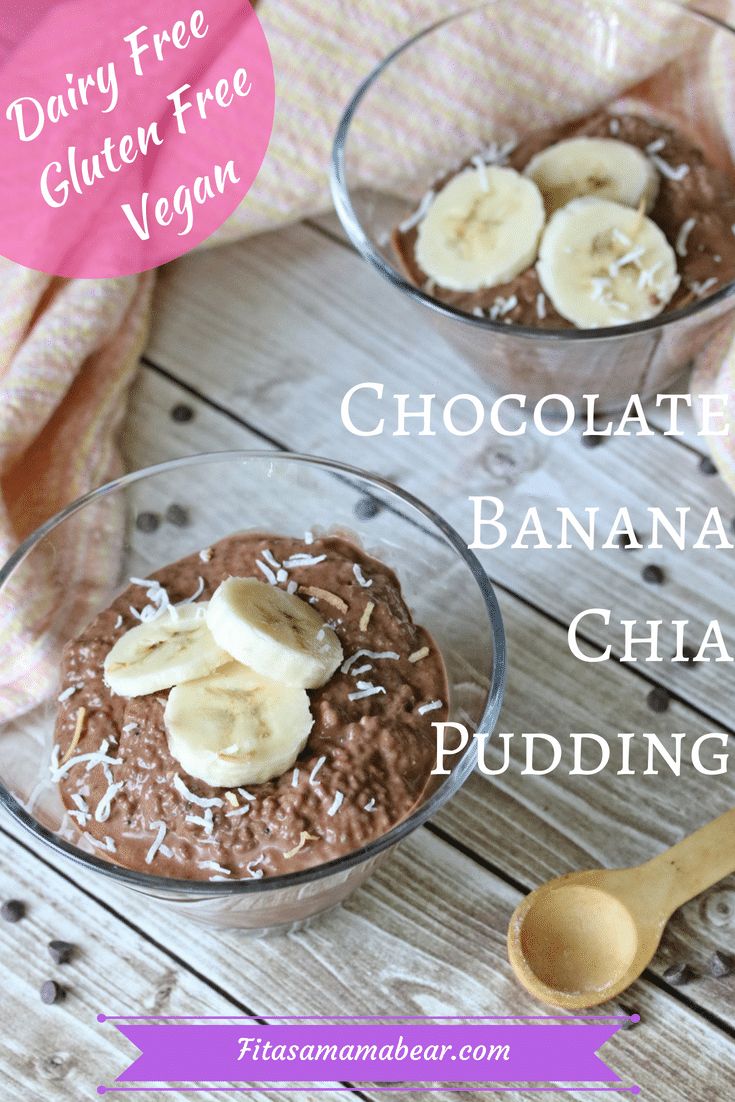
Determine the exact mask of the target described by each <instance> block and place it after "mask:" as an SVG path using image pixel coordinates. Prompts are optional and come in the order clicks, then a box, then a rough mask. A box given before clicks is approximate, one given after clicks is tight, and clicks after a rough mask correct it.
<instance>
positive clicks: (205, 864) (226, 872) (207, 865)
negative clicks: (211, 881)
mask: <svg viewBox="0 0 735 1102" xmlns="http://www.w3.org/2000/svg"><path fill="white" fill-rule="evenodd" d="M199 868H200V869H211V870H212V872H218V873H219V874H220V875H221V876H231V875H232V870H231V869H226V868H224V866H223V865H220V864H219V863H218V862H217V861H200V862H199Z"/></svg>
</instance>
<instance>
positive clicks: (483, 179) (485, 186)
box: [470, 153, 490, 191]
mask: <svg viewBox="0 0 735 1102" xmlns="http://www.w3.org/2000/svg"><path fill="white" fill-rule="evenodd" d="M470 164H471V165H473V167H474V168H476V169H477V173H478V176H479V177H480V187H481V188H482V190H483V191H489V190H490V184H489V182H488V178H487V165H486V164H485V161H483V159H482V157H481V156H480V155H479V153H478V154H477V155H476V156H475V157H471V158H470Z"/></svg>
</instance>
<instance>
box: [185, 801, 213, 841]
mask: <svg viewBox="0 0 735 1102" xmlns="http://www.w3.org/2000/svg"><path fill="white" fill-rule="evenodd" d="M185 821H186V822H187V823H192V824H193V825H194V826H200V827H202V829H203V830H204V833H205V834H207V835H211V833H212V828H213V826H214V824H213V822H212V809H211V807H208V808H207V809H206V810H205V812H204V815H187V816H186V819H185Z"/></svg>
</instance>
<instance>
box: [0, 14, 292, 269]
mask: <svg viewBox="0 0 735 1102" xmlns="http://www.w3.org/2000/svg"><path fill="white" fill-rule="evenodd" d="M7 7H8V8H9V11H8V12H6V13H5V15H4V16H3V29H2V38H1V39H0V254H1V255H3V256H6V257H8V258H9V259H11V260H15V261H17V262H19V263H20V264H23V265H25V266H27V267H29V268H36V269H39V270H41V271H44V272H49V273H52V274H54V275H61V276H69V277H80V276H81V277H107V276H120V275H129V274H132V273H134V272H141V271H145V270H147V269H148V268H154V267H157V266H158V265H160V264H164V263H166V262H167V261H169V260H173V259H175V258H176V257H177V256H181V255H182V254H183V253H186V252H188V251H189V250H190V249H193V248H194V247H195V246H196V245H198V244H199V243H200V242H201V241H203V240H204V239H205V238H207V237H209V235H210V234H212V233H213V232H214V231H215V230H216V229H217V228H218V227H219V226H220V225H221V224H222V223H223V222H224V221H225V219H226V218H227V217H228V216H229V215H230V214H231V213H232V212H233V210H235V208H236V207H237V206H238V204H239V203H240V202H241V201H242V199H243V197H244V196H245V195H246V194H247V192H248V190H249V188H250V186H251V184H252V183H253V181H254V180H255V177H256V176H257V174H258V171H259V169H260V166H261V164H262V162H263V158H264V156H265V153H266V150H267V148H268V142H269V140H270V135H271V130H272V127H273V114H274V106H275V81H274V75H273V65H272V61H271V56H270V51H269V49H268V43H267V41H266V39H265V35H264V34H263V30H262V28H261V26H260V23H259V21H258V19H257V17H256V15H255V13H254V12H253V10H252V8H251V6H250V4H248V3H247V2H246V0H188V2H187V0H124V2H123V0H116V2H115V3H113V4H110V3H104V2H100V0H26V2H25V3H23V4H13V5H7Z"/></svg>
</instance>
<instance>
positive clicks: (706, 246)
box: [392, 111, 735, 330]
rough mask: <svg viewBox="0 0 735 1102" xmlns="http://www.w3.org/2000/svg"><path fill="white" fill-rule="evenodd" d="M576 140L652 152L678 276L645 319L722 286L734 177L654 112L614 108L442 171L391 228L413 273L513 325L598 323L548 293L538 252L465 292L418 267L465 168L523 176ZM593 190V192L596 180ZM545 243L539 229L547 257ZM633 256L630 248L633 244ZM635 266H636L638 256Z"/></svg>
mask: <svg viewBox="0 0 735 1102" xmlns="http://www.w3.org/2000/svg"><path fill="white" fill-rule="evenodd" d="M572 138H575V139H576V138H588V139H606V140H610V139H612V140H614V141H616V142H621V143H627V145H628V146H633V147H635V149H637V150H639V151H641V152H642V153H643V154H645V156H646V158H647V159H648V161H649V163H650V165H651V166H652V171H653V172H654V174H655V176H656V177H657V181H656V188H655V197H653V196H652V200H653V201H652V203H651V204H649V205H648V206H647V208H646V211H647V216H648V219H650V221H651V222H653V223H654V224H655V226H656V227H658V228H659V230H660V231H662V233H663V235H664V237H665V239H666V241H667V242H668V244H669V246H670V247H671V261H672V264H674V265H675V276H674V277H673V279H672V282H671V285H670V287H669V292H670V291H671V288H675V289H674V290H673V293H669V294H667V296H666V301H665V302H664V303H663V305H662V304H661V303H658V302H654V303H653V307H652V309H651V311H650V312H649V313H646V314H645V315H643V316H645V317H649V316H654V315H655V314H656V313H659V312H669V311H673V310H678V309H680V308H682V307H685V306H687V305H688V304H690V303H691V302H693V301H696V300H697V299H703V298H706V297H708V296H709V295H712V294H714V293H716V291H717V290H719V289H720V288H721V287H723V286H725V285H727V284H728V283H730V282H731V281H733V280H735V180H733V178H732V177H731V176H730V175H729V174H728V173H727V172H725V171H723V170H722V169H720V168H719V167H717V166H716V165H714V164H713V163H711V161H710V160H709V159H708V158H707V156H706V155H705V153H704V152H703V151H702V149H700V148H699V147H697V146H696V145H695V144H694V143H693V142H692V141H691V140H690V138H689V137H687V136H686V135H685V134H683V133H680V132H678V131H676V130H674V129H672V128H671V127H669V126H667V125H665V124H664V123H662V122H660V121H657V120H656V119H655V118H646V117H642V116H638V115H633V114H618V115H616V114H611V113H609V112H607V111H600V112H598V113H596V114H594V115H592V116H590V117H588V118H586V119H584V120H583V121H579V120H577V121H576V122H573V123H571V124H568V125H565V126H557V127H550V128H548V129H545V130H543V131H538V132H536V133H533V134H531V135H529V136H527V137H525V138H523V139H521V140H520V141H519V142H518V143H517V144H515V145H514V146H513V145H509V146H507V147H505V148H497V147H495V148H492V149H490V150H488V151H485V152H484V153H482V154H479V155H478V156H475V157H473V158H471V159H469V160H468V161H466V162H465V163H464V164H463V165H461V166H460V167H459V168H457V169H455V170H453V171H452V172H449V173H446V174H444V175H443V176H442V177H440V178H439V179H438V180H437V181H436V182H435V183H434V184H433V185H432V187H431V190H430V191H429V192H428V193H427V195H426V196H425V197H424V200H423V201H422V203H421V204H420V205H419V207H418V209H417V211H416V212H415V213H414V215H412V216H411V217H409V218H408V219H406V220H405V221H404V222H403V223H401V225H399V226H398V227H396V229H395V230H394V232H393V235H392V244H393V248H394V251H395V254H396V256H397V259H398V263H399V267H400V269H401V271H402V272H403V273H404V275H405V276H406V278H407V279H408V280H409V281H410V282H411V283H413V284H414V285H415V286H416V287H419V288H421V289H423V290H424V291H425V292H426V293H428V294H430V295H432V297H434V298H435V299H437V300H438V301H439V302H442V303H444V304H446V305H448V306H451V307H454V308H455V309H458V310H462V311H464V312H466V313H468V314H473V315H475V316H478V317H488V318H491V319H493V320H498V321H502V322H503V323H505V324H507V325H513V324H519V325H524V326H528V327H532V328H538V329H546V330H549V329H570V328H575V327H581V328H594V327H596V326H595V324H594V323H590V324H589V325H587V324H585V325H580V324H579V322H575V321H573V320H570V316H569V311H566V316H565V314H562V313H560V312H559V310H558V309H557V306H556V305H555V303H554V301H553V299H552V296H551V295H550V294H549V293H548V286H545V284H544V281H543V271H542V272H541V275H540V274H539V268H542V262H539V265H537V264H536V257H534V259H533V260H532V261H530V262H528V263H526V264H525V265H524V266H523V269H522V270H520V271H518V273H517V274H515V275H514V276H513V278H510V279H506V280H505V281H504V282H496V283H495V284H494V285H492V286H482V287H477V288H475V289H472V290H468V289H460V288H457V287H450V286H446V285H442V283H441V282H440V281H439V280H438V279H436V278H432V276H430V275H429V274H428V273H427V272H426V271H425V270H424V269H423V268H422V267H421V264H420V263H419V261H418V260H417V255H416V251H417V241H418V240H419V235H420V231H421V225H422V222H424V221H425V219H426V215H427V212H428V210H429V209H430V208H431V205H432V202H433V201H434V199H435V198H436V197H437V196H438V195H440V194H441V191H442V189H444V188H445V187H446V186H447V184H450V183H452V182H453V181H454V180H455V178H456V177H457V176H458V175H459V174H460V173H463V172H465V171H466V170H467V169H468V168H473V167H474V168H476V169H477V170H478V171H479V172H483V171H485V170H484V169H483V167H482V166H483V165H485V166H486V167H487V166H504V167H507V168H511V169H514V170H515V171H516V172H518V173H524V171H525V170H528V168H529V165H530V164H531V162H532V160H533V159H534V158H535V157H537V155H538V154H540V153H542V151H547V150H549V149H550V148H551V147H553V146H555V145H556V144H557V143H559V142H562V141H566V140H568V139H572ZM542 191H543V188H542ZM586 194H587V195H590V196H593V195H594V194H595V182H594V181H592V182H591V183H590V187H589V190H588V191H587V192H586ZM544 199H545V200H547V199H548V196H547V195H544ZM632 205H635V204H632ZM546 208H547V209H546V219H547V223H546V225H547V230H546V231H544V233H546V232H547V231H548V227H549V225H550V224H551V219H552V216H553V214H554V210H553V209H549V204H548V201H547V202H546ZM641 213H642V212H641ZM542 217H543V216H542ZM621 241H623V236H622V235H621ZM543 248H544V237H543V236H542V237H541V258H542V260H543ZM626 249H628V250H629V245H628V246H626V244H625V241H623V244H622V245H621V248H620V253H621V254H624V253H625V252H626ZM567 251H571V250H567ZM630 255H633V254H632V253H631V252H630V251H628V256H630ZM632 263H633V264H635V263H637V258H636V257H635V256H634V255H633V262H632ZM652 267H653V266H652ZM655 270H656V269H655V268H654V271H655ZM642 272H643V265H642V264H640V263H639V270H638V271H634V272H633V275H635V277H636V279H640V280H641V281H643V280H645V279H646V278H648V277H647V276H646V275H645V274H642ZM604 274H605V273H604V272H603V275H604ZM643 286H645V284H643ZM595 293H597V294H598V297H600V295H602V294H603V293H604V280H601V279H599V278H598V280H597V289H596V292H595ZM624 309H627V307H626V306H625V304H624V303H623V305H622V306H621V308H620V311H619V315H618V316H613V317H612V318H611V320H610V321H609V323H608V324H625V323H626V322H628V321H629V320H631V318H630V316H628V317H626V316H625V313H624ZM632 320H639V318H638V317H634V318H633V319H632ZM598 325H599V323H598Z"/></svg>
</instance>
